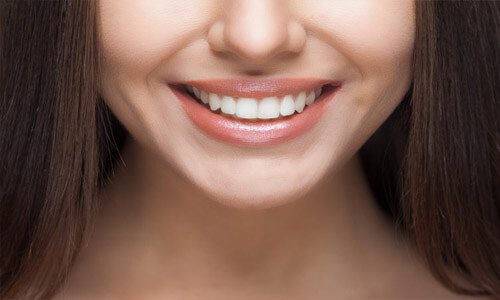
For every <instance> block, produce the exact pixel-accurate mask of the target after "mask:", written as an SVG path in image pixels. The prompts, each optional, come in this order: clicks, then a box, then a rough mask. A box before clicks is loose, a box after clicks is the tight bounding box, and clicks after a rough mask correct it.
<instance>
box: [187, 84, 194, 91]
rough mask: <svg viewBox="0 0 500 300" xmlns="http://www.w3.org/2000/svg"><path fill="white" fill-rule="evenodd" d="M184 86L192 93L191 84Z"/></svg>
mask: <svg viewBox="0 0 500 300" xmlns="http://www.w3.org/2000/svg"><path fill="white" fill-rule="evenodd" d="M186 88H187V90H188V91H189V92H191V93H193V86H191V85H188V86H186Z"/></svg>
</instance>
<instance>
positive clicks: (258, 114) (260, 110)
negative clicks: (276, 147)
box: [187, 85, 322, 120]
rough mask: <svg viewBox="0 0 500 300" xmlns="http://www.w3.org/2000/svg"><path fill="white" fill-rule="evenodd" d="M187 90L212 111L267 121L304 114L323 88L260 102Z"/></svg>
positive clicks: (192, 87) (191, 88) (190, 87)
mask: <svg viewBox="0 0 500 300" xmlns="http://www.w3.org/2000/svg"><path fill="white" fill-rule="evenodd" d="M187 90H188V91H189V92H190V93H191V94H194V96H195V97H196V98H198V99H199V100H200V101H201V102H202V103H203V104H205V105H207V106H208V107H209V108H210V109H211V110H212V111H217V110H218V109H219V108H220V110H221V111H222V112H223V113H225V114H228V115H233V117H235V118H241V119H264V120H265V119H276V118H279V117H280V116H290V115H292V114H294V113H301V112H303V111H304V109H305V108H306V106H309V105H311V104H313V103H314V101H315V100H316V99H317V98H318V97H319V95H320V94H321V91H322V87H317V88H315V89H314V90H311V91H301V92H299V93H298V94H296V95H286V96H284V97H275V96H273V97H266V98H263V99H261V100H260V101H259V100H257V99H255V98H245V97H241V98H233V97H231V96H219V95H217V94H215V93H208V92H206V91H203V90H200V89H198V88H196V87H194V86H189V85H188V86H187Z"/></svg>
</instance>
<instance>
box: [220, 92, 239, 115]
mask: <svg viewBox="0 0 500 300" xmlns="http://www.w3.org/2000/svg"><path fill="white" fill-rule="evenodd" d="M220 109H221V110H222V112H223V113H226V114H230V115H234V113H235V112H236V102H235V101H234V98H233V97H229V96H224V97H222V104H221V107H220Z"/></svg>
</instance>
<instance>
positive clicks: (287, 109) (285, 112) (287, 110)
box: [280, 95, 295, 116]
mask: <svg viewBox="0 0 500 300" xmlns="http://www.w3.org/2000/svg"><path fill="white" fill-rule="evenodd" d="M294 112H295V103H294V102H293V97H292V95H286V96H285V97H283V99H281V105H280V114H281V115H282V116H289V115H291V114H293V113H294Z"/></svg>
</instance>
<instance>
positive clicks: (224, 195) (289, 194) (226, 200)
mask: <svg viewBox="0 0 500 300" xmlns="http://www.w3.org/2000/svg"><path fill="white" fill-rule="evenodd" d="M226 182H227V183H229V182H231V181H230V179H228V181H226ZM258 186H260V188H256V187H258ZM200 188H201V190H202V191H203V193H204V194H205V195H207V197H208V198H209V199H210V200H211V201H215V202H217V203H219V204H221V205H224V206H227V207H231V208H235V209H239V210H261V209H269V208H273V207H278V206H283V205H286V204H289V203H292V202H295V201H297V200H298V199H299V198H301V197H302V196H303V195H305V194H306V193H307V192H308V191H309V190H310V187H309V186H307V185H306V182H305V181H302V185H298V184H297V181H295V180H293V178H286V180H285V179H283V178H281V179H280V180H276V181H272V182H271V181H269V180H267V181H266V180H263V181H259V182H250V183H249V182H246V184H245V183H241V182H234V181H233V182H231V183H230V184H224V181H223V180H221V181H219V182H215V183H214V182H210V183H206V185H202V186H200Z"/></svg>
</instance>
